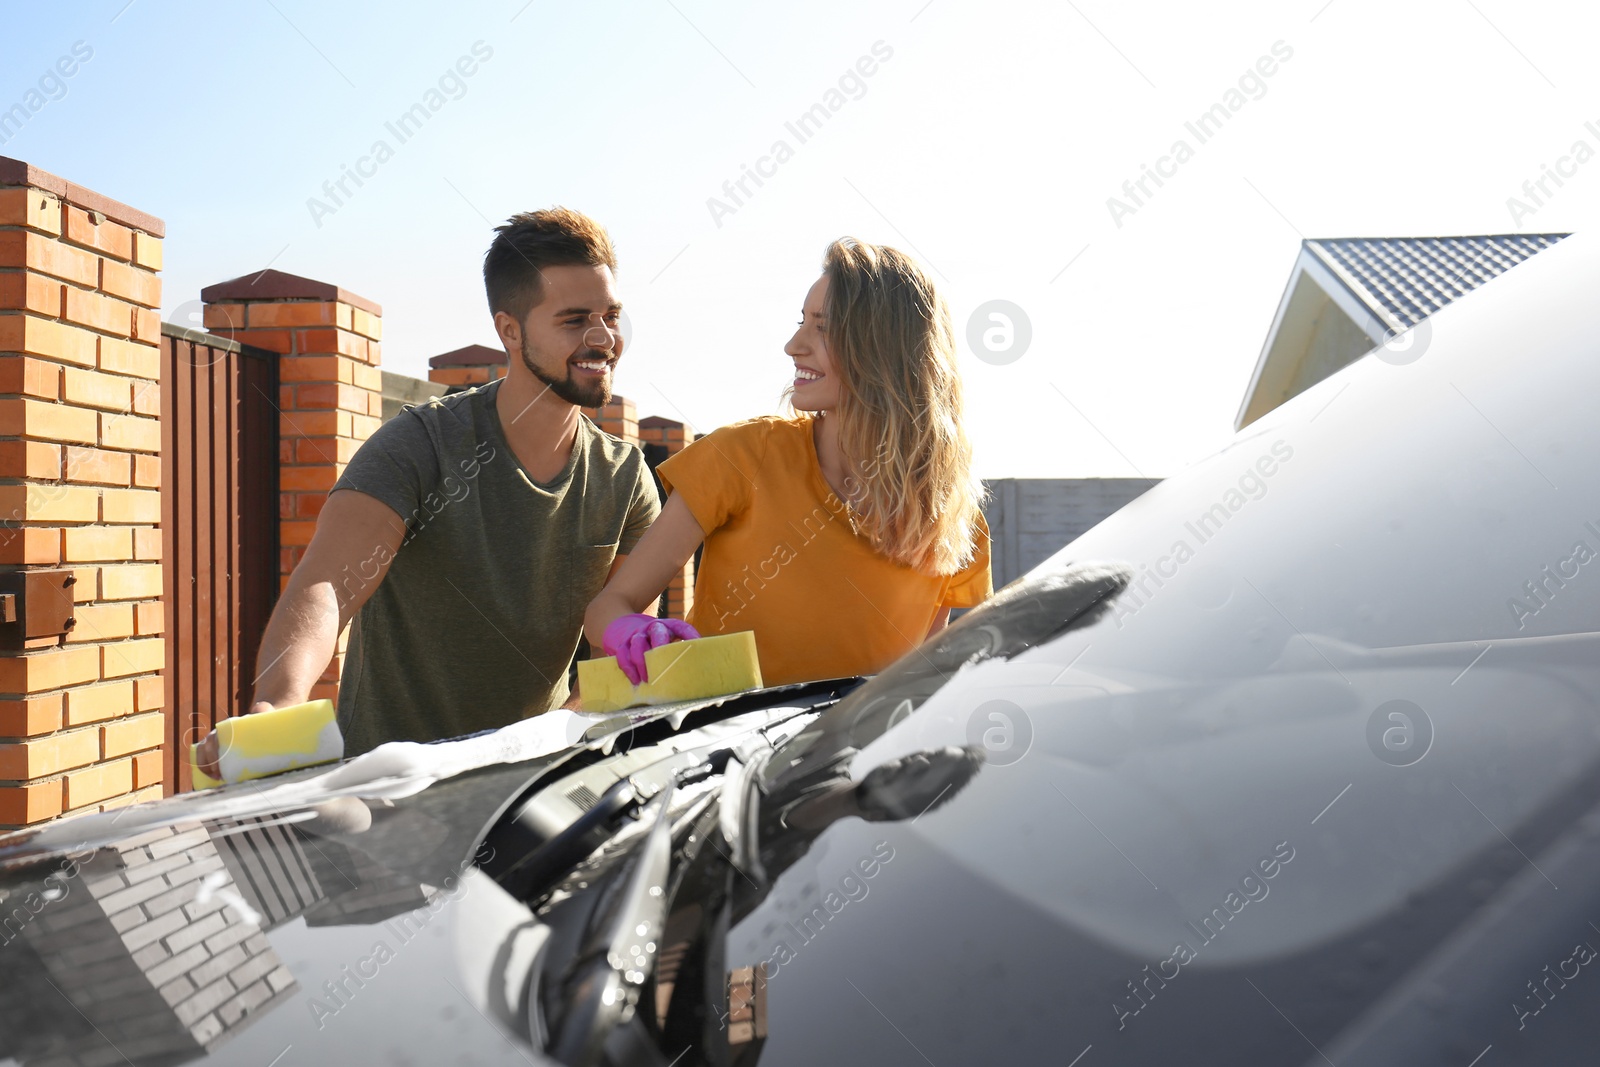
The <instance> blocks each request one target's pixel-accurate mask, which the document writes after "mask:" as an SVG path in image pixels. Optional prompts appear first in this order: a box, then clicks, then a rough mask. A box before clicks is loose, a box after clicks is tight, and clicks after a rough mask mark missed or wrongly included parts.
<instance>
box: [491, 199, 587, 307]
mask: <svg viewBox="0 0 1600 1067" xmlns="http://www.w3.org/2000/svg"><path fill="white" fill-rule="evenodd" d="M494 232H495V238H494V241H493V242H492V243H490V245H489V251H488V252H487V253H485V255H484V257H483V286H484V288H485V289H486V290H487V291H488V295H489V310H490V311H491V312H497V311H504V312H505V313H506V314H508V315H510V316H511V317H512V318H514V319H516V320H517V321H518V322H522V321H523V320H524V319H526V318H527V317H528V312H529V311H530V310H531V309H532V308H533V307H534V306H536V305H537V304H538V303H539V301H540V300H542V299H544V286H543V284H542V281H543V279H542V277H541V275H540V271H542V270H543V269H544V268H545V267H568V266H577V267H610V268H611V270H612V272H613V273H615V272H616V269H617V252H616V249H614V248H612V247H611V235H610V234H608V233H606V229H605V227H604V226H602V225H600V224H599V223H598V222H596V221H594V220H593V219H591V218H590V217H589V216H587V215H585V214H583V213H582V212H581V211H573V210H572V209H571V208H565V207H553V208H548V209H546V210H544V211H524V212H521V213H520V214H516V215H513V216H511V217H510V218H509V219H507V220H506V221H505V222H504V224H502V225H500V226H496V227H495V228H494Z"/></svg>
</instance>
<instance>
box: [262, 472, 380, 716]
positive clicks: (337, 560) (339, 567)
mask: <svg viewBox="0 0 1600 1067" xmlns="http://www.w3.org/2000/svg"><path fill="white" fill-rule="evenodd" d="M405 532H406V524H405V521H404V520H403V519H401V518H400V516H399V515H398V514H397V513H396V512H395V511H394V509H393V508H391V507H389V506H388V505H387V504H384V503H383V502H381V501H380V500H378V499H377V498H376V497H371V496H368V495H367V494H365V493H360V492H356V491H355V490H351V489H342V490H336V491H335V492H333V493H331V494H329V496H328V501H327V503H326V504H324V505H323V508H322V513H321V514H320V515H319V516H318V517H317V530H316V533H315V534H313V535H312V538H311V544H310V545H309V546H308V547H307V548H306V554H305V556H304V558H302V559H301V560H300V563H299V565H298V566H296V567H295V569H294V572H293V573H292V574H290V576H289V584H288V587H287V588H285V589H284V591H283V595H282V596H281V597H279V598H278V604H277V607H275V608H273V609H272V618H271V619H269V620H268V621H267V629H266V633H264V634H263V635H262V637H261V650H260V652H259V653H257V655H256V663H257V664H258V668H257V672H256V680H255V703H254V704H253V705H252V706H251V708H250V710H251V711H253V712H254V711H269V710H271V709H272V708H274V707H280V708H281V707H285V706H288V705H291V704H299V703H302V702H304V701H305V699H306V698H307V697H308V696H309V695H310V693H311V687H312V686H313V685H315V684H316V682H317V679H318V678H320V677H321V676H322V672H323V671H324V670H325V669H326V668H327V666H328V663H329V661H330V660H332V659H333V653H334V649H335V648H336V647H337V646H338V640H339V631H340V630H342V629H344V627H345V624H346V623H348V622H349V621H350V619H351V618H353V617H354V616H355V614H356V612H358V611H360V610H361V606H362V605H363V604H365V603H366V602H367V598H368V597H370V596H372V593H373V591H374V590H376V589H377V588H378V585H379V583H380V582H382V581H383V579H384V576H385V575H386V574H388V573H389V564H390V563H391V562H392V561H393V560H394V556H395V553H396V552H398V551H399V550H400V543H401V541H402V540H403V539H404V538H405Z"/></svg>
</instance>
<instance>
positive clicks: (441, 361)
mask: <svg viewBox="0 0 1600 1067" xmlns="http://www.w3.org/2000/svg"><path fill="white" fill-rule="evenodd" d="M505 376H506V354H505V351H504V350H503V349H499V348H490V347H489V346H488V345H468V346H466V347H465V348H457V349H455V350H454V351H451V352H444V353H441V354H439V355H437V356H433V357H432V358H430V359H429V360H428V381H430V382H434V383H437V384H439V385H454V386H459V387H461V388H463V389H470V388H472V387H473V386H474V385H483V384H485V383H487V382H492V381H494V380H495V379H496V378H504V377H505Z"/></svg>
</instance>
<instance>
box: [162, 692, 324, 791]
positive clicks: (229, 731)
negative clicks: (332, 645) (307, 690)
mask: <svg viewBox="0 0 1600 1067" xmlns="http://www.w3.org/2000/svg"><path fill="white" fill-rule="evenodd" d="M217 743H218V749H219V751H220V753H221V755H220V758H219V759H218V761H217V769H218V773H220V774H221V776H222V777H221V778H213V777H211V776H210V775H209V774H206V773H205V772H204V771H202V770H201V769H200V757H199V752H198V750H199V748H200V746H199V745H190V746H189V768H190V770H191V772H192V773H193V781H194V787H195V788H196V789H209V788H211V787H212V786H218V785H223V784H224V783H227V784H230V785H231V784H233V783H234V782H244V781H248V780H250V779H252V778H265V777H267V776H269V775H273V774H282V773H283V772H284V771H293V770H298V769H299V768H301V767H313V766H315V765H317V764H319V763H331V762H333V761H334V760H339V759H343V758H344V735H343V734H341V733H340V732H339V723H338V719H337V717H336V715H335V713H334V708H333V701H331V700H313V701H310V702H309V703H306V704H294V705H291V706H289V707H286V708H275V709H273V710H272V711H263V712H260V713H258V714H255V715H240V716H237V717H235V718H232V719H223V720H222V721H221V722H219V723H217Z"/></svg>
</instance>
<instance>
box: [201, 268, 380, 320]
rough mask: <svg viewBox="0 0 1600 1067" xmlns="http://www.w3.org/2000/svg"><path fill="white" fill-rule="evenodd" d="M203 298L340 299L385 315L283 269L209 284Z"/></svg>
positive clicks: (344, 291) (362, 300)
mask: <svg viewBox="0 0 1600 1067" xmlns="http://www.w3.org/2000/svg"><path fill="white" fill-rule="evenodd" d="M200 299H201V300H203V301H205V302H206V303H208V304H227V303H237V302H242V301H249V300H337V301H339V302H341V303H345V304H349V305H350V306H351V307H355V308H360V309H361V310H362V311H367V312H371V313H372V314H374V315H382V314H383V308H382V307H380V306H379V305H378V304H377V303H375V302H373V301H371V300H368V299H367V298H366V297H364V296H357V295H356V294H354V293H352V292H350V290H348V289H341V288H339V287H338V286H337V285H330V284H328V283H327V282H319V281H317V280H316V279H314V278H302V277H300V276H299V275H298V274H286V273H285V272H283V271H281V270H263V271H257V272H256V273H254V274H243V275H240V276H239V277H237V278H233V279H231V280H229V281H225V282H218V283H217V284H215V285H208V286H206V287H205V288H204V289H202V290H200Z"/></svg>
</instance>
